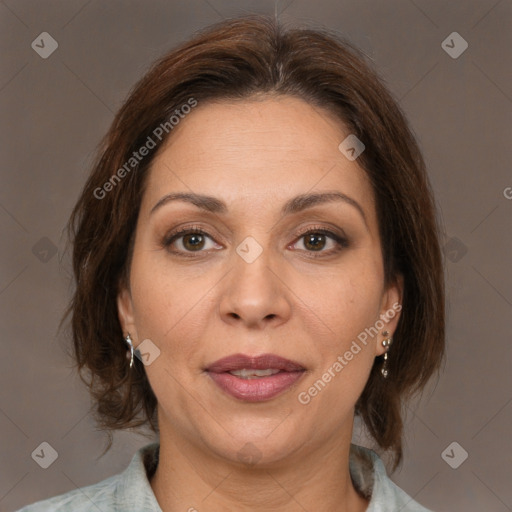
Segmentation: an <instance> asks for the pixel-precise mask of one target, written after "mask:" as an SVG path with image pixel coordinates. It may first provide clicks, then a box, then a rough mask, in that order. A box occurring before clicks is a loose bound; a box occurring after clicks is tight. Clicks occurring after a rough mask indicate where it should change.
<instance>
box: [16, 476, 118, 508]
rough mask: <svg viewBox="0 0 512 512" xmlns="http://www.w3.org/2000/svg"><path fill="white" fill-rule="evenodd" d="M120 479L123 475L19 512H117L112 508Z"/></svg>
mask: <svg viewBox="0 0 512 512" xmlns="http://www.w3.org/2000/svg"><path fill="white" fill-rule="evenodd" d="M120 479H121V474H120V475H115V476H111V477H110V478H107V479H106V480H102V481H101V482H98V483H97V484H93V485H88V486H87V487H81V488H79V489H73V490H72V491H69V492H66V493H64V494H60V495H58V496H53V497H52V498H48V499H45V500H41V501H38V502H36V503H32V504H31V505H27V506H26V507H23V508H22V509H20V510H19V511H18V512H49V511H58V512H67V511H74V512H85V511H89V510H98V509H100V510H102V511H105V512H107V511H109V510H115V509H114V508H112V506H113V505H114V503H115V502H114V500H115V495H116V488H117V486H118V483H119V480H120Z"/></svg>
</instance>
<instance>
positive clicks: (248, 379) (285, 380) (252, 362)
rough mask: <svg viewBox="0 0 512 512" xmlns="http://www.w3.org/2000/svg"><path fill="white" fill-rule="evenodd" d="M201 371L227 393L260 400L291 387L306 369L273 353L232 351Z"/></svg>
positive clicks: (244, 398)
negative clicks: (233, 352)
mask: <svg viewBox="0 0 512 512" xmlns="http://www.w3.org/2000/svg"><path fill="white" fill-rule="evenodd" d="M205 371H206V372H207V373H208V375H209V376H210V377H211V378H212V380H213V382H214V383H215V384H217V386H218V387H219V388H220V389H221V390H222V391H224V392H225V393H227V394H228V395H230V396H232V397H234V398H236V399H238V400H242V401H246V402H262V401H266V400H270V399H272V398H274V397H276V396H277V395H279V394H281V393H283V392H284V391H286V390H287V389H289V388H290V387H292V386H293V384H295V383H296V382H297V381H298V380H299V379H300V378H301V377H302V376H303V374H304V373H305V371H306V369H305V368H304V367H303V366H302V365H300V364H299V363H296V362H294V361H291V360H289V359H285V358H283V357H280V356H276V355H274V354H263V355H261V356H254V357H251V356H246V355H244V354H234V355H231V356H228V357H225V358H222V359H219V360H218V361H216V362H215V363H213V364H211V365H209V366H208V367H207V368H206V369H205Z"/></svg>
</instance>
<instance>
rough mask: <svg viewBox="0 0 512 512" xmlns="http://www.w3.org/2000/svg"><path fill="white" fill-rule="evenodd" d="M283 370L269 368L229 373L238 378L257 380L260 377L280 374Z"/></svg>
mask: <svg viewBox="0 0 512 512" xmlns="http://www.w3.org/2000/svg"><path fill="white" fill-rule="evenodd" d="M280 371H281V370H276V369H274V368H268V369H267V370H255V369H246V368H244V369H242V370H232V371H230V372H229V373H231V375H235V376H236V377H241V378H242V379H257V378H259V377H268V376H269V375H275V374H276V373H279V372H280Z"/></svg>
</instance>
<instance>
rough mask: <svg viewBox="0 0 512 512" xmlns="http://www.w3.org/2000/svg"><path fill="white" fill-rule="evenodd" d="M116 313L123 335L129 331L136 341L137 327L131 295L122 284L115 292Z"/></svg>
mask: <svg viewBox="0 0 512 512" xmlns="http://www.w3.org/2000/svg"><path fill="white" fill-rule="evenodd" d="M117 314H118V316H119V322H120V324H121V328H122V330H123V336H126V335H127V334H128V333H130V336H131V338H132V340H133V341H134V342H136V341H137V340H138V339H139V337H138V335H137V328H136V327H135V318H134V314H133V302H132V296H131V293H130V291H129V290H128V288H126V287H125V286H123V287H122V288H121V289H120V291H119V293H118V294H117Z"/></svg>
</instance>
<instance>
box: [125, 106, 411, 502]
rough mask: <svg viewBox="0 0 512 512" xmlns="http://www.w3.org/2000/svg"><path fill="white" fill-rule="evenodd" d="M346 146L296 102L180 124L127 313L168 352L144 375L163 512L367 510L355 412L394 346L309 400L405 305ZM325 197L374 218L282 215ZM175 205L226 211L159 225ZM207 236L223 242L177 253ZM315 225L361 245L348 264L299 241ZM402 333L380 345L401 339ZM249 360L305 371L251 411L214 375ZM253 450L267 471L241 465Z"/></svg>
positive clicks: (353, 246) (228, 109)
mask: <svg viewBox="0 0 512 512" xmlns="http://www.w3.org/2000/svg"><path fill="white" fill-rule="evenodd" d="M348 134H349V132H348V131H347V130H346V129H345V128H344V127H343V125H341V123H340V122H339V121H338V120H337V119H335V118H334V117H331V115H330V114H329V112H327V111H324V110H323V109H319V108H316V107H315V108H313V107H311V106H310V105H309V104H307V103H306V102H304V101H302V100H300V99H298V98H294V97H289V96H280V97H273V96H258V97H253V98H251V99H246V100H243V101H241V100H240V101H233V102H216V103H211V102H209V103H207V104H204V105H201V104H200V105H198V107H196V108H195V109H194V110H193V112H191V113H190V114H189V115H188V116H187V117H186V118H185V119H184V120H183V121H181V123H180V124H179V125H178V126H177V127H176V128H175V129H174V130H173V133H172V136H171V137H170V138H169V140H168V141H167V143H166V145H165V146H164V147H162V148H161V149H160V152H159V154H158V155H157V157H156V159H155V160H154V162H153V164H152V168H151V171H150V174H149V176H148V182H147V188H146V189H145V192H144V195H143V199H142V204H141V209H140V214H139V218H138V223H137V227H136V237H135V245H134V252H133V260H132V264H131V269H130V282H129V289H123V290H122V291H121V292H120V293H119V296H118V310H119V318H120V321H121V325H122V327H123V330H124V332H125V333H128V332H129V333H130V335H131V337H132V339H133V341H134V345H135V346H137V345H138V344H139V343H141V342H142V340H146V339H150V340H151V342H152V343H154V344H155V345H156V346H157V347H158V349H159V350H160V355H159V356H158V357H157V358H156V359H155V360H154V361H153V362H152V363H151V364H149V365H147V366H145V370H146V372H147V376H148V378H149V381H150V384H151V386H152V389H153V391H154V393H155V395H156V397H157V399H158V422H159V427H160V461H159V465H158V468H157V471H156V473H155V475H154V477H153V478H152V479H151V481H150V483H151V487H152V489H153V491H154V493H155V496H156V498H157V500H158V502H159V503H160V506H161V508H162V510H163V511H165V512H168V511H169V512H174V511H178V510H179V511H183V510H190V511H193V510H198V511H202V510H208V511H209V512H216V511H223V512H225V511H231V510H233V511H261V510H271V511H282V512H288V511H299V510H300V511H303V510H340V511H341V510H343V511H363V510H366V508H367V505H368V501H367V500H366V499H363V498H362V497H361V496H360V495H359V494H358V493H357V491H356V489H355V488H354V486H353V484H352V481H351V478H350V474H349V458H348V457H349V448H350V442H351V437H352V428H353V420H354V405H355V403H356V401H357V399H358V397H359V396H360V394H361V392H362V391H363V389H364V386H365V384H366V382H367V379H368V376H369V372H370V370H371V367H372V365H373V363H374V359H375V357H376V356H379V355H382V354H383V353H384V351H385V349H384V347H383V346H382V340H383V339H384V338H385V337H384V336H383V335H382V332H381V331H379V334H378V335H376V336H374V337H369V339H368V343H367V345H366V346H365V345H362V344H361V343H360V345H361V348H362V350H361V351H360V352H359V353H358V354H357V355H355V356H354V357H353V359H352V360H351V361H350V362H348V364H347V365H346V366H345V367H344V368H343V370H342V371H341V372H339V373H336V376H335V377H334V378H332V379H331V381H330V382H329V383H328V384H327V385H326V386H325V388H324V389H323V390H322V391H321V392H320V393H318V394H317V396H315V397H314V398H312V399H311V401H310V403H308V404H307V405H303V404H301V403H300V402H299V400H298V394H299V393H300V392H302V391H307V390H308V388H310V387H311V386H312V385H313V384H314V383H315V382H316V381H317V380H318V379H320V378H321V377H322V374H324V373H325V372H326V371H327V369H328V368H330V367H332V365H333V363H334V362H335V361H336V360H337V358H338V356H340V355H341V356H342V355H343V354H344V353H345V352H346V351H347V350H349V348H350V346H351V343H352V341H353V340H356V339H357V336H358V334H359V333H361V332H362V331H364V330H365V328H368V327H370V326H373V325H374V324H375V322H376V321H377V320H378V319H379V316H380V315H381V314H384V313H385V312H386V311H389V310H390V309H392V306H393V304H396V303H400V302H401V296H402V281H401V280H399V282H398V283H397V284H396V285H393V286H391V287H389V288H387V289H386V288H385V287H384V271H383V260H382V250H381V241H380V239H379V233H378V223H377V216H376V211H375V202H374V194H373V191H372V188H371V185H370V183H369V181H368V178H367V177H366V174H365V172H364V171H363V170H362V169H361V168H360V167H359V166H358V165H357V160H356V161H349V160H348V159H347V158H345V156H344V155H343V154H342V153H341V152H340V151H339V149H338V145H339V143H340V142H341V141H342V140H343V139H344V138H345V137H346V136H347V135H348ZM326 191H337V192H340V193H343V194H345V195H347V196H350V198H352V199H353V200H355V201H357V203H358V204H359V205H360V207H361V208H362V210H363V212H364V215H365V217H366V219H363V216H362V215H361V213H360V212H359V211H358V209H357V208H355V207H354V206H353V205H351V204H349V203H347V202H342V201H333V202H326V203H321V204H317V205H315V206H314V207H312V208H308V209H306V210H304V211H302V212H298V213H293V214H289V215H286V216H282V215H281V214H280V210H281V207H282V205H283V204H284V203H285V202H286V201H287V200H289V199H291V198H293V197H295V196H297V195H300V194H304V193H313V192H314V193H318V192H326ZM175 192H185V193H191V192H194V193H198V194H207V195H210V196H214V197H216V198H218V199H220V200H222V201H224V202H225V203H226V206H227V212H226V213H211V212H208V211H204V210H202V209H200V208H198V207H196V206H194V205H192V204H190V203H187V202H184V201H171V202H167V203H166V204H163V205H161V206H160V207H158V208H157V209H156V210H155V211H154V212H153V213H150V212H151V209H152V208H153V207H154V206H155V204H156V203H158V202H159V200H160V199H161V198H162V197H164V196H165V195H166V194H169V193H175ZM193 225H195V226H197V227H199V228H201V229H202V230H204V231H205V232H206V233H207V234H208V235H207V236H204V237H201V236H199V239H197V238H196V239H194V236H193V235H192V236H188V237H187V236H181V238H178V239H176V240H174V242H173V243H172V244H171V245H170V246H168V247H166V246H165V243H163V242H162V240H163V239H165V237H166V235H168V234H169V233H171V232H172V230H173V229H175V228H178V227H191V226H193ZM318 227H321V228H324V229H328V230H329V231H332V232H333V233H339V234H341V235H343V234H344V235H345V236H346V237H347V239H348V243H349V245H348V246H347V247H343V246H342V247H341V248H340V250H339V251H338V252H333V250H334V249H335V248H336V247H337V246H338V244H337V243H336V241H335V240H333V239H332V238H330V237H329V236H325V237H321V238H320V241H319V243H318V245H317V246H316V250H315V246H314V244H312V243H311V237H309V236H301V234H302V231H301V230H304V231H305V230H306V229H309V228H312V229H313V230H314V229H317V228H318ZM248 236H250V237H253V238H254V239H255V240H256V241H257V242H258V244H259V245H260V246H261V248H262V253H261V254H260V255H259V257H258V258H256V259H255V261H253V262H252V263H248V262H247V261H245V260H244V259H243V258H242V257H240V256H239V254H238V253H237V251H236V248H237V247H238V246H239V245H240V243H241V242H242V241H243V240H244V239H245V238H246V237H248ZM197 247H198V248H197ZM172 251H175V252H174V253H173V252H172ZM183 254H185V256H183ZM187 254H188V255H191V256H192V257H187V256H186V255H187ZM315 255H317V256H318V257H317V258H315V257H314V256H315ZM398 318H399V313H397V314H396V315H395V316H394V318H393V319H391V320H389V321H388V322H387V324H386V326H385V327H384V329H382V330H388V331H389V332H390V334H391V335H392V334H393V332H394V330H395V329H396V324H397V322H398ZM234 353H244V354H248V355H259V354H263V353H273V354H276V355H279V356H281V357H285V358H288V359H291V360H294V361H296V362H299V363H300V364H301V365H302V366H303V367H305V368H306V372H305V373H304V375H303V376H302V378H301V379H300V380H299V381H298V382H297V383H296V384H295V385H294V387H293V388H291V389H288V390H287V391H285V392H284V393H282V394H281V395H279V396H277V397H275V398H273V399H271V400H268V401H265V402H260V403H248V402H244V401H240V400H237V399H235V398H233V397H231V396H229V395H227V394H225V393H224V392H223V391H222V390H221V389H220V388H219V387H217V385H216V384H215V383H214V382H213V381H212V379H211V378H210V377H209V375H208V374H207V373H205V372H204V371H203V369H204V368H205V367H207V366H208V364H211V363H213V362H214V361H216V360H218V359H220V358H222V357H225V356H228V355H230V354H234ZM247 443H250V445H248V446H250V448H251V449H252V450H253V452H254V453H255V454H256V455H255V457H254V460H253V463H247V462H243V461H240V460H239V456H238V454H239V452H240V450H242V453H244V450H248V448H247V446H246V444H247ZM244 446H246V448H245V449H244Z"/></svg>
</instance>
